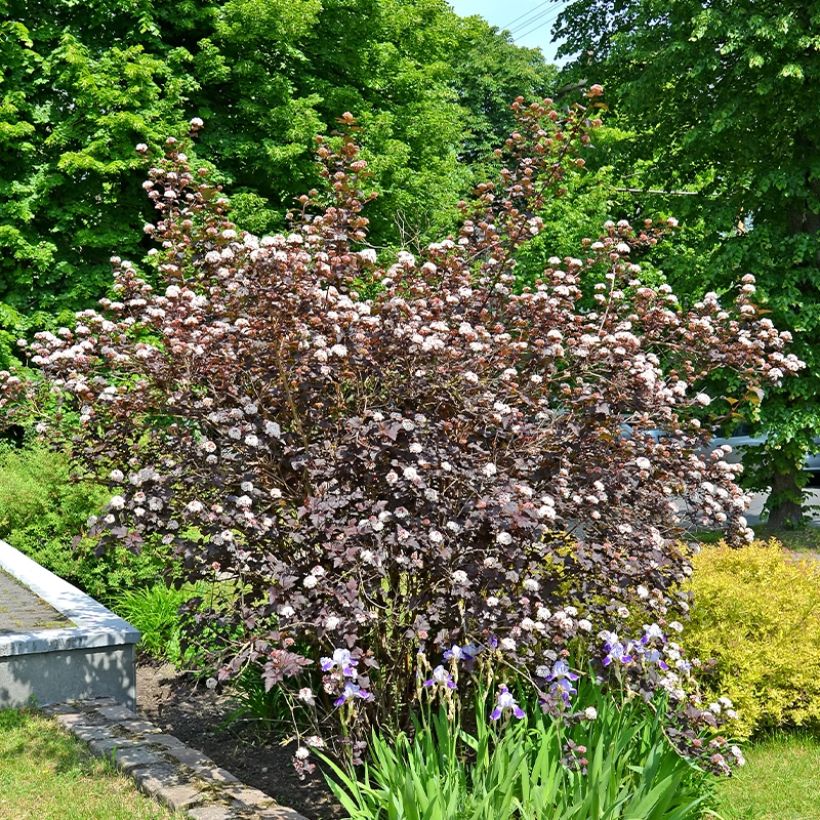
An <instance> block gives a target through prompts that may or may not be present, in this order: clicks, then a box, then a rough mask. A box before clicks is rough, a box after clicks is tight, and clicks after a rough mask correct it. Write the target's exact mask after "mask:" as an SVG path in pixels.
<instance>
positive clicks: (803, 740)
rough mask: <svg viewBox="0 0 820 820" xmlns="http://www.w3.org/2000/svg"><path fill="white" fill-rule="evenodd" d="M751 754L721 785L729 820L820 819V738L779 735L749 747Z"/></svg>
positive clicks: (721, 806)
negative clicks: (736, 771)
mask: <svg viewBox="0 0 820 820" xmlns="http://www.w3.org/2000/svg"><path fill="white" fill-rule="evenodd" d="M746 759H747V763H746V766H744V767H743V768H742V769H740V770H739V771H738V773H737V775H736V776H735V777H732V778H731V779H730V780H727V781H725V782H724V783H723V784H722V785H721V787H720V803H719V806H718V812H719V814H720V816H721V817H723V818H724V820H818V818H820V737H816V736H815V737H813V736H811V735H808V734H778V735H774V736H772V737H769V738H767V739H765V740H761V741H759V742H757V743H752V744H750V745H749V746H748V747H746Z"/></svg>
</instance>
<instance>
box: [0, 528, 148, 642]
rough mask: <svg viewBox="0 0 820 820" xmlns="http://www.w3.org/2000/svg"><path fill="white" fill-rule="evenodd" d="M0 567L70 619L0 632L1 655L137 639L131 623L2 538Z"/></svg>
mask: <svg viewBox="0 0 820 820" xmlns="http://www.w3.org/2000/svg"><path fill="white" fill-rule="evenodd" d="M0 569H2V570H3V571H4V572H6V573H7V574H8V575H10V576H11V577H12V578H14V579H15V580H17V581H18V582H20V583H21V584H22V585H23V586H24V587H26V588H27V589H30V590H31V591H32V592H33V593H34V594H35V595H37V596H38V597H39V598H41V599H42V600H43V601H45V603H47V604H48V605H49V606H51V607H53V608H54V609H56V610H57V612H59V613H61V614H62V615H64V616H65V617H66V618H68V620H69V621H71V622H72V625H71V626H67V627H60V628H57V629H35V630H32V631H30V632H15V633H12V634H9V635H0V657H9V656H11V655H29V654H34V653H38V652H55V651H64V650H70V649H93V648H99V647H106V646H123V645H128V644H135V643H137V641H138V640H139V638H140V633H139V632H138V631H137V630H136V629H134V627H133V626H131V624H129V623H128V622H126V621H124V620H123V619H122V618H120V617H118V616H117V615H115V614H114V613H113V612H111V611H110V610H108V609H106V608H105V607H104V606H103V605H102V604H100V603H98V602H97V601H95V600H94V599H93V598H89V596H88V595H86V594H85V593H84V592H81V591H80V590H79V589H77V587H75V586H72V585H71V584H69V583H68V582H67V581H64V580H63V579H62V578H58V577H57V576H56V575H54V573H52V572H49V571H48V570H47V569H45V568H44V567H41V566H40V565H39V564H38V563H37V562H36V561H32V560H31V558H29V557H28V556H27V555H24V554H23V553H22V552H20V551H19V550H17V549H15V548H14V547H12V546H11V545H9V544H7V543H6V542H5V541H0Z"/></svg>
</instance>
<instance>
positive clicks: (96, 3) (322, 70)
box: [0, 0, 555, 356]
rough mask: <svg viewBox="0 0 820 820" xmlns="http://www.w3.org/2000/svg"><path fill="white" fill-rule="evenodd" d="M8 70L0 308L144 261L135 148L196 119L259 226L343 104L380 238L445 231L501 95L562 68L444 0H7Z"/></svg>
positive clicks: (270, 220) (493, 139)
mask: <svg viewBox="0 0 820 820" xmlns="http://www.w3.org/2000/svg"><path fill="white" fill-rule="evenodd" d="M0 61H2V65H3V74H2V77H0V302H4V303H6V305H8V306H9V309H13V310H14V311H19V312H21V313H23V314H27V313H30V312H31V311H32V310H33V309H44V310H48V311H51V312H55V311H58V310H59V309H61V308H63V307H72V308H73V307H76V306H83V305H87V304H89V303H90V302H92V301H93V299H94V298H96V297H98V296H99V295H100V294H101V292H102V291H104V289H105V287H106V286H107V284H108V283H109V282H110V278H111V273H110V266H109V263H108V258H109V257H110V256H111V254H112V252H115V251H116V253H118V254H120V255H122V256H125V257H128V258H131V259H133V260H135V261H138V260H139V259H140V258H141V257H142V256H143V254H144V252H145V250H146V249H147V245H145V244H143V243H144V239H143V237H142V230H141V229H142V222H143V221H144V219H146V218H150V214H151V212H150V210H148V206H147V203H146V200H145V197H144V193H143V191H142V190H141V188H140V184H141V182H142V180H143V179H144V176H145V172H146V169H145V167H143V163H142V160H141V158H140V157H139V156H138V155H137V154H136V153H135V152H134V145H135V144H136V143H139V142H144V143H147V144H148V145H150V146H154V147H156V146H158V145H159V144H160V143H161V141H162V140H163V139H164V138H165V137H166V136H167V135H169V134H171V135H179V134H180V133H183V132H185V131H186V130H187V125H186V123H187V122H188V120H189V119H190V118H191V117H192V116H199V117H202V118H203V119H204V120H205V121H206V123H207V127H206V128H205V130H204V132H203V135H202V139H201V145H200V148H199V150H200V152H201V153H202V155H203V156H205V155H207V156H208V157H209V160H211V161H212V162H213V164H214V166H215V167H216V168H217V169H218V171H219V174H220V175H221V179H222V181H224V182H229V183H230V185H231V190H232V191H233V192H234V196H233V202H234V208H235V214H236V215H237V218H239V217H242V218H243V219H244V218H245V217H246V216H247V217H248V219H247V220H245V221H246V222H247V223H248V224H249V225H250V226H251V227H253V229H254V230H258V231H260V232H262V231H265V230H270V229H273V228H278V227H281V226H282V225H283V216H284V212H285V211H286V210H287V208H289V207H290V206H291V205H292V204H293V198H294V196H295V195H296V194H297V193H301V192H303V191H305V190H307V189H308V188H310V187H311V186H312V185H313V184H314V182H315V181H316V179H317V171H316V168H315V165H314V161H313V147H314V144H313V138H314V135H315V134H316V133H318V132H327V131H329V130H332V129H333V127H334V125H335V121H336V118H337V117H338V116H339V115H341V114H342V113H343V112H344V111H347V110H349V111H351V112H353V113H354V114H355V115H356V116H357V117H358V118H359V120H360V121H361V123H362V124H363V126H364V127H365V129H366V130H365V132H364V133H365V134H366V137H365V140H364V142H365V145H364V148H365V156H366V157H367V158H368V159H369V160H370V162H371V167H372V169H373V170H374V179H373V183H374V185H375V186H376V187H377V188H378V189H379V190H380V192H381V197H380V199H379V202H378V204H377V205H376V206H375V208H374V209H373V213H372V214H371V217H372V220H373V230H374V234H373V236H374V241H375V242H376V243H378V244H382V245H395V244H397V243H399V242H405V243H412V241H413V240H414V239H415V238H416V237H419V238H423V237H424V236H426V235H428V234H429V233H430V232H431V231H432V232H436V231H440V230H441V229H442V227H444V226H445V225H448V224H449V222H450V220H451V219H452V217H453V207H452V203H454V202H455V201H456V200H457V199H458V196H459V195H460V194H461V193H462V192H464V191H466V190H467V189H468V188H469V186H470V184H471V182H472V181H473V179H474V177H475V174H476V173H477V170H476V168H475V167H474V166H476V165H477V164H478V163H479V162H480V161H481V159H483V154H484V152H485V151H486V149H487V148H488V146H489V145H491V144H493V143H497V142H499V141H501V140H502V139H503V136H504V135H505V134H506V130H507V126H508V124H509V117H508V111H507V108H506V106H507V104H508V103H509V102H510V101H511V100H512V99H513V98H514V97H515V96H516V95H517V94H525V95H529V96H543V95H544V94H545V93H546V92H547V91H548V90H549V89H548V87H549V85H550V83H551V81H552V80H553V78H554V76H555V71H554V69H553V68H552V67H550V66H547V65H546V64H545V63H544V61H543V58H542V56H541V55H540V53H539V52H535V51H532V50H526V49H521V48H518V47H516V46H514V45H513V44H512V43H511V42H510V40H509V38H508V37H506V36H502V35H500V34H498V33H497V32H495V31H494V30H493V29H491V28H490V27H489V26H488V25H487V24H486V23H485V22H483V21H481V20H480V19H479V18H469V19H466V20H464V19H462V18H459V17H457V16H456V15H455V14H454V12H453V11H452V9H451V8H450V7H449V5H448V4H447V3H446V2H445V0H410V2H406V0H401V1H400V0H300V2H298V3H295V2H292V0H178V1H177V0H175V2H170V0H83V2H79V1H78V0H0ZM464 159H467V160H469V162H471V163H473V165H470V164H465V162H464V161H463V160H464ZM394 214H398V218H395V217H394ZM18 319H19V315H18V314H17V313H11V312H6V313H2V314H0V328H2V329H5V331H6V332H7V333H8V334H12V335H13V334H14V333H16V332H18V325H19V321H18ZM1 332H2V331H0V333H1ZM2 349H5V350H6V351H8V346H7V345H5V346H4V345H3V343H2V337H0V350H2ZM0 355H3V354H0ZM5 355H6V356H7V355H8V352H6V354H5Z"/></svg>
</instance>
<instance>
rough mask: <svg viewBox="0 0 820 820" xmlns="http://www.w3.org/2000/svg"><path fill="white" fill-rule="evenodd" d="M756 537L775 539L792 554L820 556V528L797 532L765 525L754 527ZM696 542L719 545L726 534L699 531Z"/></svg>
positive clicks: (696, 534)
mask: <svg viewBox="0 0 820 820" xmlns="http://www.w3.org/2000/svg"><path fill="white" fill-rule="evenodd" d="M752 529H753V530H754V531H755V536H756V537H757V538H759V539H761V540H762V541H768V540H769V539H770V538H774V539H775V540H777V541H779V542H780V543H781V544H782V545H783V546H784V547H785V548H786V549H787V550H791V551H792V552H807V553H817V554H818V555H820V527H801V528H799V529H795V530H783V529H773V528H771V527H767V526H766V525H765V524H758V525H757V526H756V527H752ZM693 536H694V538H695V540H697V541H700V542H701V543H702V544H717V542H718V541H720V540H721V539H722V538H723V536H724V533H723V532H721V531H720V530H699V531H698V532H695V533H693Z"/></svg>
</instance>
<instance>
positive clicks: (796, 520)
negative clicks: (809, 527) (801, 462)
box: [768, 471, 803, 529]
mask: <svg viewBox="0 0 820 820" xmlns="http://www.w3.org/2000/svg"><path fill="white" fill-rule="evenodd" d="M798 477H799V473H797V472H794V471H793V472H788V473H779V472H778V473H775V474H774V476H773V478H772V494H771V498H772V499H773V506H772V507H771V508H770V510H769V520H768V524H769V526H770V527H772V528H773V529H787V528H794V527H799V526H800V524H801V523H802V521H803V508H802V505H801V501H802V498H803V491H802V489H801V487H800V484H799V482H798Z"/></svg>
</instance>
